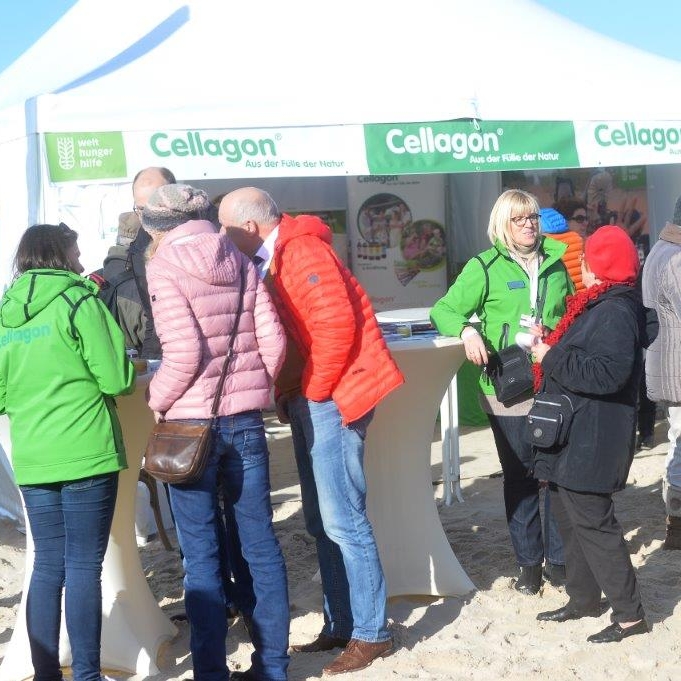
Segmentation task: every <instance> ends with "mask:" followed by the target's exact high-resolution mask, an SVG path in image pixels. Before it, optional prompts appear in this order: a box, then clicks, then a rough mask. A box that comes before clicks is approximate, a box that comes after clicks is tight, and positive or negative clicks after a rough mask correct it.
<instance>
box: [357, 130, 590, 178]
mask: <svg viewBox="0 0 681 681" xmlns="http://www.w3.org/2000/svg"><path fill="white" fill-rule="evenodd" d="M364 139H365V145H366V154H367V162H368V165H369V171H370V172H371V174H372V175H392V174H395V175H401V174H409V173H438V172H439V173H455V172H471V171H479V170H511V169H532V168H547V169H548V168H570V167H579V160H578V157H577V150H576V147H575V131H574V126H573V124H572V123H571V122H567V121H560V122H556V121H550V122H536V121H535V122H532V121H524V122H517V121H445V122H436V123H406V124H393V125H384V124H381V125H365V126H364Z"/></svg>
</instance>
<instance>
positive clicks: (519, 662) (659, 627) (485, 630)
mask: <svg viewBox="0 0 681 681" xmlns="http://www.w3.org/2000/svg"><path fill="white" fill-rule="evenodd" d="M656 442H657V443H658V444H657V446H656V447H655V448H654V449H653V450H651V451H645V452H641V453H639V454H638V455H637V456H636V458H635V460H634V464H633V467H632V470H631V475H630V479H629V486H628V487H627V489H626V490H624V491H623V492H621V493H619V494H618V495H616V508H617V515H618V517H619V520H620V522H621V523H622V525H623V526H624V528H625V533H626V537H627V540H628V541H629V546H630V552H631V555H632V560H633V562H634V565H635V566H636V568H637V570H638V576H639V580H640V584H641V591H642V596H643V602H644V607H645V609H646V613H647V618H648V620H649V622H650V624H651V625H652V633H650V634H649V635H647V636H636V637H632V638H630V639H627V640H625V641H623V642H621V643H619V644H608V645H594V644H590V643H587V641H586V637H587V636H588V635H589V634H591V633H594V632H596V631H599V630H600V629H602V628H603V627H604V626H606V625H607V624H608V623H609V614H607V613H606V614H604V615H602V616H601V618H600V619H593V618H585V619H582V620H578V621H574V622H568V623H564V624H554V623H539V622H537V621H536V620H535V615H536V614H537V612H539V611H541V610H549V609H553V608H557V607H560V606H561V605H563V604H564V603H565V601H566V595H565V593H564V591H563V590H562V589H558V588H555V587H552V586H550V585H548V584H547V585H545V586H544V587H543V588H542V590H541V591H540V593H539V595H537V596H532V597H528V596H522V595H521V594H519V593H518V592H516V591H515V590H514V589H513V588H512V585H513V582H514V577H515V574H516V568H515V565H514V560H513V553H512V549H511V545H510V541H509V538H508V531H507V528H506V521H505V518H504V510H503V501H502V489H501V479H500V478H499V477H498V476H496V475H495V473H497V472H498V469H499V464H498V461H497V458H496V454H495V451H494V447H493V441H492V437H491V433H490V431H489V429H487V428H482V429H470V428H468V429H466V428H464V429H463V432H462V436H461V462H462V487H463V495H464V503H458V502H456V501H455V502H454V504H453V505H452V506H449V507H447V506H445V505H444V504H443V503H442V501H441V499H442V485H441V472H442V470H441V465H440V451H441V447H440V443H439V442H437V440H436V439H435V438H434V442H433V447H432V475H433V492H434V498H435V502H436V503H437V506H438V510H439V514H440V518H441V520H442V524H443V526H444V528H445V530H446V533H447V536H448V538H449V541H450V542H451V545H452V548H453V550H454V551H455V553H456V555H457V557H458V558H459V560H460V562H461V564H462V565H463V567H464V568H465V570H466V571H467V573H468V574H469V576H470V577H471V579H472V580H473V582H474V583H475V585H476V587H477V591H476V592H474V593H473V594H471V595H470V596H468V597H466V598H445V599H439V598H426V597H413V598H404V597H401V598H395V599H391V601H390V603H389V609H388V612H389V617H390V621H391V627H392V631H393V634H394V637H395V642H396V650H395V653H394V654H393V655H391V656H390V657H388V658H386V659H384V660H379V661H377V662H376V663H374V664H373V665H372V666H371V667H370V668H368V669H366V670H363V671H361V672H357V673H355V674H354V675H351V676H349V677H348V678H355V679H361V680H362V681H364V680H367V681H371V680H380V681H388V680H389V679H390V680H392V679H433V680H435V679H475V680H480V681H483V680H484V681H490V680H493V679H509V680H517V681H520V680H522V681H525V680H526V679H527V678H539V677H543V678H547V679H548V678H551V679H571V680H574V679H584V680H585V681H586V680H587V679H588V680H590V681H591V680H593V679H617V680H618V681H624V680H627V679H652V680H662V679H673V680H677V679H678V680H679V681H681V662H680V660H681V618H680V617H679V612H678V610H679V606H678V603H679V600H680V599H681V567H680V566H679V558H681V555H680V554H679V553H678V552H675V551H664V550H663V549H662V541H663V539H664V506H663V503H662V501H661V495H660V486H661V483H660V478H661V473H662V469H663V463H664V456H665V452H666V429H665V422H662V421H660V422H658V424H657V431H656ZM270 444H271V451H272V464H271V469H272V486H273V497H272V498H273V502H274V509H275V527H276V531H277V535H278V537H279V539H280V541H281V544H282V548H283V551H284V554H285V556H286V561H287V566H288V578H289V588H290V600H291V616H292V621H291V642H292V643H298V642H304V641H308V640H310V639H312V638H313V637H314V636H315V635H316V634H317V632H318V631H319V630H320V629H321V625H322V615H321V593H320V586H319V584H318V583H317V582H316V581H313V579H312V578H313V576H314V574H315V572H316V570H317V564H316V555H315V549H314V544H313V542H312V540H311V538H310V537H309V536H308V535H307V534H306V532H305V529H304V525H303V519H302V512H301V504H300V492H299V488H298V486H297V477H296V472H295V464H294V462H293V455H292V450H291V441H290V436H289V435H286V434H280V435H277V436H276V439H275V440H274V441H273V442H271V443H270ZM171 539H172V540H173V541H175V537H174V534H173V533H172V532H171ZM24 544H25V539H24V537H23V535H22V534H20V533H19V532H18V531H17V530H16V529H15V528H14V526H13V525H11V524H10V523H8V522H6V521H5V522H2V521H0V566H1V568H0V659H1V656H2V655H3V654H4V650H5V648H6V646H7V643H8V641H9V640H10V637H11V635H12V627H13V626H14V620H15V615H16V610H17V607H18V604H19V601H20V598H21V593H20V592H21V588H22V581H23V571H24V556H25V552H24ZM140 555H141V559H142V564H143V567H144V570H145V574H146V575H147V578H148V582H149V586H150V588H151V590H152V592H153V594H154V595H155V596H156V598H157V599H158V601H159V603H160V604H161V607H162V608H163V610H164V611H166V612H167V613H168V614H173V613H175V612H178V611H181V610H182V587H181V584H182V576H181V564H180V560H179V556H178V554H177V552H176V551H173V552H168V551H166V550H165V549H164V548H163V546H162V545H161V543H160V542H159V541H158V540H154V541H150V542H149V543H148V544H147V545H146V546H144V547H142V548H141V549H140ZM250 653H251V646H250V643H249V642H248V638H247V636H246V634H245V630H244V628H243V624H242V623H241V622H240V621H239V620H237V621H236V622H235V624H234V626H233V627H232V628H231V629H230V632H229V636H228V658H229V664H230V668H231V669H243V668H247V667H248V666H249V658H250ZM332 657H333V653H319V654H312V655H310V654H307V655H305V654H297V655H293V657H292V660H291V666H290V674H289V678H290V680H291V681H303V680H305V679H318V678H320V677H321V674H322V668H323V666H324V665H325V664H326V663H327V662H329V661H330V660H331V659H332ZM159 666H160V667H161V669H162V672H161V673H160V674H158V675H157V676H155V677H153V678H155V679H158V681H171V680H174V679H188V678H191V677H192V670H191V663H190V659H189V655H188V627H187V625H186V623H180V625H179V633H178V636H177V637H176V638H175V639H174V640H173V641H172V642H171V643H170V644H169V645H168V646H167V647H166V648H165V649H164V650H163V651H162V654H161V656H160V659H159ZM116 678H121V679H123V678H126V677H124V676H116ZM127 678H129V679H130V681H141V679H142V677H140V676H133V677H127Z"/></svg>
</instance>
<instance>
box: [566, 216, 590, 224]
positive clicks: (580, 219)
mask: <svg viewBox="0 0 681 681" xmlns="http://www.w3.org/2000/svg"><path fill="white" fill-rule="evenodd" d="M570 220H574V221H575V222H579V224H580V225H581V224H583V223H584V222H586V221H587V217H586V215H573V216H572V217H571V218H570Z"/></svg>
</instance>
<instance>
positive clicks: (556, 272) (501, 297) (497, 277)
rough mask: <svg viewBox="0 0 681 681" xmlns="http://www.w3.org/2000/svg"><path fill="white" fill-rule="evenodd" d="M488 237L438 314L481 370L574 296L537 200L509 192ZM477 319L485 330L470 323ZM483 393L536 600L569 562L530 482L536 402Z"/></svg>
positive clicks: (485, 381) (517, 542) (550, 321)
mask: <svg viewBox="0 0 681 681" xmlns="http://www.w3.org/2000/svg"><path fill="white" fill-rule="evenodd" d="M487 234H488V236H489V240H490V242H491V243H492V247H491V248H489V249H487V250H486V251H483V252H482V253H480V254H479V255H476V256H475V257H473V258H471V259H470V260H469V261H468V262H467V263H466V265H465V267H464V268H463V270H462V272H461V274H459V276H458V277H457V278H456V280H455V281H454V283H453V284H452V286H451V287H450V289H449V291H448V292H447V293H446V294H445V295H444V297H442V298H441V299H440V300H439V301H438V302H437V303H435V306H434V307H433V309H432V311H431V319H432V321H433V323H434V324H435V325H436V327H437V329H438V331H439V332H440V333H442V334H444V335H447V336H459V337H460V338H461V339H462V340H463V342H464V345H465V349H466V357H467V359H468V360H470V361H471V362H473V363H474V364H475V365H477V366H479V367H481V368H482V367H484V366H486V365H487V364H488V361H489V358H490V355H491V354H492V353H494V352H496V351H498V350H499V349H501V348H503V347H506V346H508V345H511V344H513V343H515V342H516V336H517V334H519V333H528V332H529V331H530V329H531V328H532V327H536V326H537V325H539V324H540V323H541V324H543V325H544V327H546V328H548V329H553V328H554V327H555V325H556V323H557V322H558V320H559V319H560V317H561V316H562V314H563V313H564V311H565V296H566V295H567V294H568V293H571V292H572V290H573V287H572V282H571V280H570V277H569V275H568V273H567V271H566V269H565V267H564V265H563V263H562V262H561V255H562V254H563V252H564V250H565V245H564V244H561V243H559V242H558V241H555V240H552V239H545V238H544V237H543V236H542V235H541V234H540V233H539V205H538V203H537V199H536V198H535V197H534V196H532V194H529V193H527V192H524V191H521V190H519V189H509V190H508V191H505V192H504V193H503V194H502V195H501V196H500V197H499V198H498V199H497V201H496V203H495V204H494V206H493V208H492V212H491V214H490V219H489V227H488V230H487ZM473 315H477V317H478V319H479V320H480V321H479V324H477V323H476V324H475V325H473V324H472V323H471V322H470V321H469V320H470V319H471V317H472V316H473ZM519 340H521V339H520V338H519ZM479 388H480V402H481V406H482V409H483V411H485V413H486V414H487V416H488V418H489V422H490V425H491V427H492V432H493V434H494V441H495V444H496V447H497V454H498V456H499V461H500V463H501V467H502V470H503V474H504V502H505V506H506V519H507V521H508V527H509V532H510V535H511V543H512V544H513V550H514V552H515V557H516V561H517V563H518V565H519V566H520V575H519V577H518V580H517V582H516V583H515V588H516V589H517V590H518V591H520V592H521V593H524V594H536V593H537V592H538V591H539V588H540V586H541V581H542V565H543V563H544V560H545V559H546V561H547V565H546V567H545V569H544V576H545V577H547V578H548V579H549V580H550V581H551V582H552V583H554V584H561V583H563V582H564V579H565V558H564V556H563V546H562V542H561V540H560V536H559V534H558V531H557V528H556V524H555V521H554V520H553V517H552V515H551V513H550V509H549V508H548V502H547V506H546V507H545V513H544V520H545V523H544V527H543V528H542V521H541V517H540V511H539V484H538V482H537V480H535V479H533V478H532V475H531V468H532V448H531V446H530V444H529V442H528V441H527V440H526V438H525V421H526V419H525V416H526V414H527V412H528V411H529V408H530V406H531V404H532V399H531V398H532V395H531V393H530V394H527V395H524V396H521V397H520V398H518V400H516V401H515V402H514V403H512V404H509V403H506V404H504V403H502V402H500V401H499V400H497V399H496V396H495V394H494V387H493V385H492V383H491V381H490V380H489V378H488V377H487V375H486V374H485V373H484V372H483V371H481V373H480V381H479Z"/></svg>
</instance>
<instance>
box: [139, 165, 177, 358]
mask: <svg viewBox="0 0 681 681" xmlns="http://www.w3.org/2000/svg"><path fill="white" fill-rule="evenodd" d="M175 183H176V180H175V176H174V175H173V174H172V173H171V172H170V170H168V169H167V168H153V167H152V168H144V169H143V170H140V171H139V172H138V173H137V175H135V179H134V180H133V181H132V196H133V201H134V204H133V210H134V211H135V213H136V214H137V217H138V218H141V216H142V210H143V209H144V207H145V206H146V205H147V201H148V200H149V197H150V196H151V195H152V194H153V193H154V192H155V191H156V190H157V189H158V188H159V187H162V186H163V185H166V184H175ZM150 243H151V238H150V237H149V235H148V234H147V233H146V232H145V231H144V230H143V229H140V230H139V231H138V232H137V236H136V237H135V240H134V241H133V242H132V243H131V244H130V250H129V254H130V262H131V264H132V269H133V272H134V273H135V282H136V283H137V287H138V290H139V295H140V299H141V301H142V307H143V308H144V314H145V316H146V329H145V332H144V341H143V342H142V351H141V352H140V357H141V358H142V359H160V358H161V343H160V341H159V340H158V336H157V335H156V330H155V329H154V317H153V315H152V313H151V300H150V299H149V289H148V288H147V275H146V255H145V254H146V251H147V248H148V246H149V244H150Z"/></svg>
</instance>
